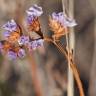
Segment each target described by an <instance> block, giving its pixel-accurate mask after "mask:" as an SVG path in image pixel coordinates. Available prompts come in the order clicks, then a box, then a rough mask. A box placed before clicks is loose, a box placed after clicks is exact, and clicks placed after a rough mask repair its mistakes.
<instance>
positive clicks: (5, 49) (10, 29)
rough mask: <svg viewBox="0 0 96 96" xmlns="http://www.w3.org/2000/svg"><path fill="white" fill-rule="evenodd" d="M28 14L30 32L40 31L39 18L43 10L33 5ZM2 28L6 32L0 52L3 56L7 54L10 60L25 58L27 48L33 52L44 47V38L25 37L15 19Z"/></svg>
mask: <svg viewBox="0 0 96 96" xmlns="http://www.w3.org/2000/svg"><path fill="white" fill-rule="evenodd" d="M26 12H27V25H28V31H31V32H33V31H35V32H38V31H40V22H39V20H38V17H39V16H40V15H41V14H42V13H43V11H42V8H41V7H39V6H37V5H33V6H32V7H30V8H29V10H27V11H26ZM2 28H3V29H4V30H5V32H4V33H3V37H4V40H2V41H0V51H1V53H3V54H7V56H8V57H9V58H10V59H16V58H17V57H19V58H24V57H25V55H26V52H25V49H26V48H27V49H28V50H29V51H32V50H35V49H36V48H37V47H39V46H43V42H44V40H43V39H42V38H38V39H32V38H31V37H30V36H26V35H24V34H23V33H22V30H21V27H20V26H19V25H18V24H17V23H16V22H15V21H14V20H13V19H12V20H10V21H8V22H7V23H6V24H4V25H3V26H2ZM37 34H38V33H37ZM39 35H41V33H40V34H39ZM42 36H43V35H42Z"/></svg>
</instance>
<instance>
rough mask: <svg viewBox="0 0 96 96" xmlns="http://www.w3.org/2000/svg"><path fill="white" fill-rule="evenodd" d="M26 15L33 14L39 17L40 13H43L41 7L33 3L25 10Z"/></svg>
mask: <svg viewBox="0 0 96 96" xmlns="http://www.w3.org/2000/svg"><path fill="white" fill-rule="evenodd" d="M26 12H27V14H28V16H30V15H31V16H34V17H39V16H41V14H43V11H42V7H39V6H38V5H36V4H35V5H33V6H32V7H30V8H29V9H28V10H27V11H26Z"/></svg>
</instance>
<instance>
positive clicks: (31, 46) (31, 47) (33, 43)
mask: <svg viewBox="0 0 96 96" xmlns="http://www.w3.org/2000/svg"><path fill="white" fill-rule="evenodd" d="M28 47H29V50H32V49H33V50H35V49H36V48H37V43H36V40H34V41H31V42H29V46H28Z"/></svg>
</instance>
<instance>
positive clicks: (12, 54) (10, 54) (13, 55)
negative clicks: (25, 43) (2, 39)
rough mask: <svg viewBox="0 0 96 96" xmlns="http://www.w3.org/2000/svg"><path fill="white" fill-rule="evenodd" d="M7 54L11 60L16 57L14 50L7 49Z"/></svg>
mask: <svg viewBox="0 0 96 96" xmlns="http://www.w3.org/2000/svg"><path fill="white" fill-rule="evenodd" d="M7 55H8V57H9V59H11V60H15V59H16V58H17V54H16V53H15V52H14V51H8V53H7Z"/></svg>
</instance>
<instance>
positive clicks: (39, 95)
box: [28, 53, 43, 96]
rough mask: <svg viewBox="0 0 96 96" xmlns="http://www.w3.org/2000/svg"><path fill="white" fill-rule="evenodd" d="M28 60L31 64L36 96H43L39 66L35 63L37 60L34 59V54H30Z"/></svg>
mask: <svg viewBox="0 0 96 96" xmlns="http://www.w3.org/2000/svg"><path fill="white" fill-rule="evenodd" d="M28 59H29V63H30V64H31V69H32V82H33V85H34V89H35V93H36V96H43V91H42V87H41V83H40V80H39V78H38V70H37V65H36V63H35V59H34V56H33V54H30V53H29V57H28Z"/></svg>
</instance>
